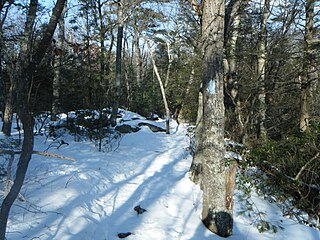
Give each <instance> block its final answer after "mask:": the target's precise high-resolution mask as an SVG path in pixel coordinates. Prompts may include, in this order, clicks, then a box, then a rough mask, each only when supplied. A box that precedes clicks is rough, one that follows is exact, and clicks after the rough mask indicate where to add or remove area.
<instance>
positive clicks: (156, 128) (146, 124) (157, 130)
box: [138, 122, 166, 132]
mask: <svg viewBox="0 0 320 240" xmlns="http://www.w3.org/2000/svg"><path fill="white" fill-rule="evenodd" d="M138 126H139V127H141V126H147V127H149V128H150V130H151V131H152V132H165V131H166V130H165V129H164V128H161V127H158V126H156V125H153V124H151V123H147V122H141V123H139V124H138Z"/></svg>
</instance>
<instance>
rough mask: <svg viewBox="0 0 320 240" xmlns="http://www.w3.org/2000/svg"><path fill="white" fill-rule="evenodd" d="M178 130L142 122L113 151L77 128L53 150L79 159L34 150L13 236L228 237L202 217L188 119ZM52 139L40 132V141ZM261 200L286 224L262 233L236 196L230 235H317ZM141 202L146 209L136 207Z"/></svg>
mask: <svg viewBox="0 0 320 240" xmlns="http://www.w3.org/2000/svg"><path fill="white" fill-rule="evenodd" d="M172 130H173V134H170V135H166V134H165V133H152V132H151V131H150V130H149V128H148V127H143V128H142V130H140V131H139V132H137V133H131V134H126V135H125V136H124V137H123V139H122V140H121V143H120V146H119V148H117V149H114V151H111V152H108V153H103V152H102V153H100V152H98V151H97V148H96V147H95V146H94V145H93V143H91V142H74V141H73V139H72V137H70V136H66V137H65V138H64V141H66V142H68V143H69V144H70V145H68V146H67V145H63V146H62V147H61V148H59V149H54V148H50V150H49V151H50V152H53V153H57V154H60V155H64V156H67V157H73V158H75V159H76V162H68V161H65V160H60V159H53V158H47V157H43V156H37V155H34V156H33V159H32V162H31V165H30V167H29V171H28V177H27V179H26V182H25V185H24V187H23V191H22V196H23V197H24V199H25V201H24V202H22V201H16V202H15V204H14V207H13V208H12V211H11V215H10V221H9V224H8V235H7V236H8V239H9V240H20V239H28V240H29V239H38V240H44V239H46V240H51V239H54V240H112V239H119V238H118V236H117V234H118V233H126V232H131V233H132V235H130V236H128V237H127V238H126V239H129V240H166V239H169V240H170V239H172V240H175V239H177V240H178V239H179V240H189V239H192V240H206V239H207V240H209V239H210V240H212V239H214V240H218V239H223V238H220V237H217V236H216V235H214V234H212V233H211V232H209V231H208V230H206V229H205V228H204V227H203V225H202V223H201V218H200V216H201V192H200V190H199V187H198V186H196V185H194V184H193V183H192V182H191V181H190V180H189V179H188V176H187V171H188V169H189V166H190V163H191V156H190V154H189V153H188V152H187V151H186V148H187V147H188V144H189V143H188V138H187V137H186V132H185V129H184V128H183V127H182V126H181V127H180V129H179V130H178V131H175V129H172ZM49 144H50V142H46V143H45V138H44V137H41V136H37V137H36V143H35V149H36V150H40V151H41V150H45V149H47V148H48V145H49ZM256 204H261V210H266V211H269V212H270V219H271V221H273V220H274V221H277V222H279V221H280V220H281V221H282V222H281V223H282V225H283V226H284V227H285V229H284V230H279V231H278V233H276V234H271V233H263V234H259V233H258V231H257V229H256V228H255V227H254V226H253V224H252V222H250V219H249V218H247V217H245V216H241V215H238V214H237V211H238V210H239V209H241V203H238V202H236V203H235V216H234V217H235V224H234V235H233V236H231V237H230V238H228V239H231V240H244V239H248V240H251V239H257V240H258V239H259V240H260V239H262V240H263V239H279V240H282V239H297V240H300V239H301V240H318V237H319V232H318V231H316V230H314V229H311V228H308V227H306V226H302V225H298V224H295V223H294V222H292V221H290V220H288V219H285V218H283V217H282V216H281V213H280V211H279V209H278V208H276V206H275V205H272V204H269V203H267V202H264V201H263V200H261V199H259V198H257V199H256ZM137 205H140V206H141V207H142V208H144V209H146V210H147V211H146V212H145V213H143V214H141V215H137V213H136V212H135V211H134V210H133V208H134V207H135V206H137ZM319 239H320V238H319Z"/></svg>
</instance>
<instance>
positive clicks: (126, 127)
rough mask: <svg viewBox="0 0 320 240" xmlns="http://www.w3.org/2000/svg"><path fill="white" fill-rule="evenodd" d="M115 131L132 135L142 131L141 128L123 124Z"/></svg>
mask: <svg viewBox="0 0 320 240" xmlns="http://www.w3.org/2000/svg"><path fill="white" fill-rule="evenodd" d="M115 130H116V131H118V132H120V133H132V132H138V131H139V130H140V127H136V126H131V125H128V124H122V125H118V126H116V127H115Z"/></svg>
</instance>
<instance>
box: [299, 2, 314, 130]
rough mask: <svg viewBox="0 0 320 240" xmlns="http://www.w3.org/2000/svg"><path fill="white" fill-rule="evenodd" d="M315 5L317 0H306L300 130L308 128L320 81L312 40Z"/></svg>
mask: <svg viewBox="0 0 320 240" xmlns="http://www.w3.org/2000/svg"><path fill="white" fill-rule="evenodd" d="M314 5H315V0H307V1H306V2H305V12H306V21H305V32H304V53H303V54H304V62H303V66H302V67H303V69H302V76H301V100H300V130H302V131H305V130H307V129H308V126H309V121H310V115H311V110H312V101H313V99H312V98H313V92H314V91H315V89H316V84H317V81H318V76H317V68H316V66H315V65H314V62H315V61H314V60H315V57H314V55H315V54H314V53H315V51H316V50H315V49H313V46H312V42H313V38H314V32H315V31H314Z"/></svg>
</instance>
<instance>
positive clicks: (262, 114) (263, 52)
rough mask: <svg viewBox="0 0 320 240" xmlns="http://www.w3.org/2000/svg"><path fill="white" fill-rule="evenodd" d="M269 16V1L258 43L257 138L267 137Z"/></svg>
mask: <svg viewBox="0 0 320 240" xmlns="http://www.w3.org/2000/svg"><path fill="white" fill-rule="evenodd" d="M269 15H270V0H265V1H264V6H263V14H262V19H261V26H260V39H259V43H258V77H259V78H258V84H259V94H258V131H259V137H260V138H261V139H265V138H266V137H267V130H266V126H265V124H266V89H265V85H266V84H265V81H266V64H267V49H266V46H267V21H268V18H269Z"/></svg>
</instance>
